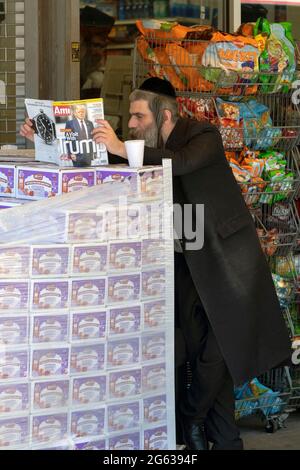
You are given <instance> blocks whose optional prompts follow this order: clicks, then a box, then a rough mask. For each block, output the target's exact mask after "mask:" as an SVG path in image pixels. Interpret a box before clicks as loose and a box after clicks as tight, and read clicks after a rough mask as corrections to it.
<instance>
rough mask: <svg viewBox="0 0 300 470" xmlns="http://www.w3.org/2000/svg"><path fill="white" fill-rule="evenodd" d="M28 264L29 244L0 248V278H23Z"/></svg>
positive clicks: (26, 275)
mask: <svg viewBox="0 0 300 470" xmlns="http://www.w3.org/2000/svg"><path fill="white" fill-rule="evenodd" d="M0 202H1V200H0ZM29 264H30V248H29V246H6V247H4V248H0V278H5V279H7V278H21V279H24V278H26V277H28V275H29Z"/></svg>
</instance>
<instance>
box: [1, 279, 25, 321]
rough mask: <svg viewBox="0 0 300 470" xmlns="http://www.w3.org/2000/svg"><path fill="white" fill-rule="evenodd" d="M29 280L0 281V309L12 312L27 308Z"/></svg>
mask: <svg viewBox="0 0 300 470" xmlns="http://www.w3.org/2000/svg"><path fill="white" fill-rule="evenodd" d="M28 298H29V282H28V281H21V280H8V281H1V282H0V310H1V311H4V312H8V311H11V312H12V313H18V312H22V311H23V312H24V311H27V310H28Z"/></svg>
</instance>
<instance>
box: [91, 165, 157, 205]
mask: <svg viewBox="0 0 300 470" xmlns="http://www.w3.org/2000/svg"><path fill="white" fill-rule="evenodd" d="M112 181H119V182H122V184H123V185H124V187H125V188H126V193H127V194H138V195H140V196H142V197H143V198H144V197H146V198H156V197H161V195H162V194H163V170H162V168H161V167H153V166H151V167H146V166H145V167H143V168H130V167H128V166H125V165H110V166H108V167H101V168H97V169H96V184H97V185H98V184H99V185H100V184H105V183H109V182H112Z"/></svg>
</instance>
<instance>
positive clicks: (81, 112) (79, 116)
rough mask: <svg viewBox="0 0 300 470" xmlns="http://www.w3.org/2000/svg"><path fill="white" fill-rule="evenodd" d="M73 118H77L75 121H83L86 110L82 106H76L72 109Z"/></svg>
mask: <svg viewBox="0 0 300 470" xmlns="http://www.w3.org/2000/svg"><path fill="white" fill-rule="evenodd" d="M74 116H75V117H76V118H77V119H81V120H84V119H85V116H86V109H85V107H84V106H76V108H75V109H74Z"/></svg>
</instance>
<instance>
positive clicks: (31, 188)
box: [16, 166, 60, 201]
mask: <svg viewBox="0 0 300 470" xmlns="http://www.w3.org/2000/svg"><path fill="white" fill-rule="evenodd" d="M59 193H60V188H59V172H58V171H56V170H54V169H53V168H49V169H46V167H43V168H41V167H38V166H32V167H30V166H19V167H18V168H17V189H16V197H18V198H21V199H32V200H33V201H35V200H38V199H45V198H49V197H53V196H57V195H58V194H59Z"/></svg>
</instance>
